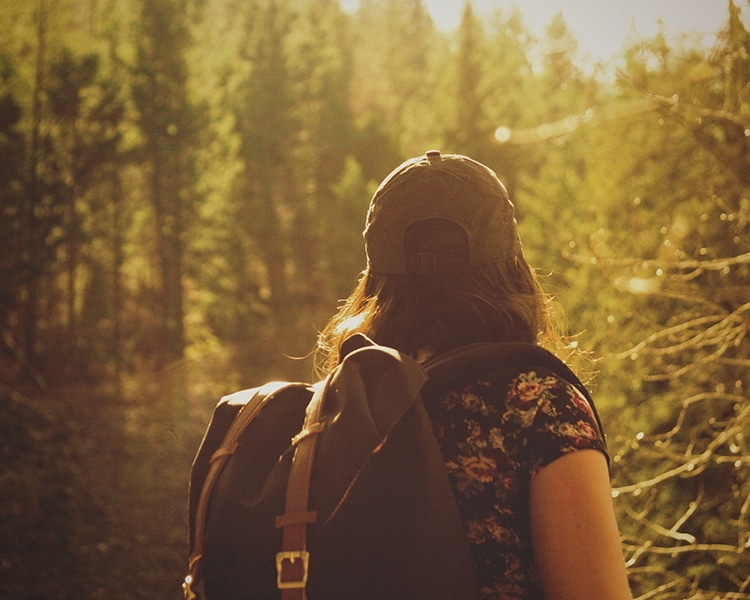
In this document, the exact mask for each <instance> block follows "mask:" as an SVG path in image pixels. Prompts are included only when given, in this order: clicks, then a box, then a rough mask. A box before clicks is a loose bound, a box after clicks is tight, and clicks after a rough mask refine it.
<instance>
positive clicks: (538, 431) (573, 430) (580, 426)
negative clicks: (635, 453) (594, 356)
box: [505, 369, 609, 477]
mask: <svg viewBox="0 0 750 600" xmlns="http://www.w3.org/2000/svg"><path fill="white" fill-rule="evenodd" d="M506 406H507V412H506V413H505V419H508V420H510V421H514V422H515V424H516V426H517V427H518V430H519V432H520V431H523V432H524V433H525V435H523V436H522V437H521V438H520V439H519V440H518V441H519V444H520V446H521V447H522V448H519V450H522V455H521V456H519V457H518V458H519V461H520V462H523V463H525V464H524V467H525V469H524V470H527V472H528V473H529V474H530V475H531V476H532V477H533V475H535V474H536V473H537V472H539V470H540V469H542V468H543V467H545V466H547V465H548V464H550V463H551V462H553V461H554V460H556V459H557V458H560V457H561V456H563V455H564V454H567V453H569V452H575V451H577V450H584V449H594V450H599V451H600V452H602V453H603V454H604V455H605V457H607V459H608V460H609V458H608V455H607V450H606V443H605V441H604V438H603V437H602V433H601V432H600V431H599V427H598V425H597V420H596V417H595V416H594V411H593V409H592V407H591V406H590V404H589V402H588V400H587V399H586V398H585V396H584V395H583V394H582V393H581V392H580V391H579V390H578V389H577V388H576V387H575V386H574V385H572V384H571V383H569V382H567V381H565V380H564V379H562V378H561V377H559V376H558V375H556V374H555V373H553V372H552V371H549V370H546V369H538V370H533V371H525V372H523V373H520V374H519V375H518V376H517V377H515V378H514V379H513V382H512V384H511V386H510V388H509V390H508V395H507V397H506Z"/></svg>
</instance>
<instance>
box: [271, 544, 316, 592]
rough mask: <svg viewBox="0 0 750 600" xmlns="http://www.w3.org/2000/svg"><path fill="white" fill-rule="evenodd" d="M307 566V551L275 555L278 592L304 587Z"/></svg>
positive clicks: (308, 556)
mask: <svg viewBox="0 0 750 600" xmlns="http://www.w3.org/2000/svg"><path fill="white" fill-rule="evenodd" d="M309 564H310V553H309V552H308V551H307V550H292V551H287V552H279V553H278V554H276V574H277V577H276V587H277V588H279V589H280V590H284V589H290V588H303V587H305V586H306V585H307V568H308V565H309Z"/></svg>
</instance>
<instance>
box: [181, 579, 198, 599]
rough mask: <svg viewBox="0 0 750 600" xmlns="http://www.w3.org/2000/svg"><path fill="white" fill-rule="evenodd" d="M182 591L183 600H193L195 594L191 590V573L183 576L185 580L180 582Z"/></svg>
mask: <svg viewBox="0 0 750 600" xmlns="http://www.w3.org/2000/svg"><path fill="white" fill-rule="evenodd" d="M182 591H183V594H184V595H185V600H195V599H196V595H195V592H193V578H192V576H191V575H188V576H187V577H185V581H184V582H183V584H182Z"/></svg>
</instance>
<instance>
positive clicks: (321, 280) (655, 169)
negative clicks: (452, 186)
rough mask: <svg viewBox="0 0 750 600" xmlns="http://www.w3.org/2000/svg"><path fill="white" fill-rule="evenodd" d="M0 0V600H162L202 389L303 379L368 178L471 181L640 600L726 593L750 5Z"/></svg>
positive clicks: (746, 232) (346, 270)
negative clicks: (603, 457)
mask: <svg viewBox="0 0 750 600" xmlns="http://www.w3.org/2000/svg"><path fill="white" fill-rule="evenodd" d="M518 4H519V5H520V6H521V9H522V10H521V9H519V8H515V7H514V6H513V4H512V3H510V2H504V1H500V0H497V1H495V2H489V1H487V0H485V1H480V0H476V1H475V2H463V1H460V0H456V1H455V2H452V1H451V0H447V1H446V2H442V1H441V2H428V1H421V0H361V1H360V2H351V1H348V2H343V1H342V2H337V1H335V0H0V25H1V26H2V32H3V33H2V35H1V36H0V333H2V339H1V340H0V598H3V599H5V598H7V599H40V600H41V599H99V598H101V599H107V600H121V599H122V600H126V599H128V600H133V599H144V600H145V599H157V598H158V599H170V598H174V599H177V598H180V597H181V591H180V583H181V580H182V577H183V576H184V572H185V569H186V562H187V556H186V555H187V539H186V538H187V530H186V499H187V481H188V475H189V470H190V463H191V460H192V457H193V455H194V453H195V451H196V449H197V445H198V444H199V442H200V439H201V436H202V433H203V431H204V429H205V426H206V424H207V421H208V419H209V417H210V414H211V410H212V408H213V406H214V404H215V403H216V401H217V400H218V399H219V398H220V397H221V395H222V394H225V393H228V392H231V391H234V390H237V389H239V388H242V387H252V386H255V385H258V384H260V383H263V382H265V381H266V380H269V379H302V380H310V379H311V378H313V373H312V362H311V358H310V353H311V351H312V349H313V347H314V344H315V337H316V332H317V331H318V330H319V329H320V328H321V327H322V326H323V325H324V324H325V322H326V320H327V318H328V317H329V316H330V315H331V314H332V313H333V312H334V311H335V309H336V307H337V305H338V303H339V301H340V299H341V298H344V297H345V296H346V295H347V294H348V293H349V291H350V290H351V288H352V287H353V285H354V282H355V280H356V277H357V275H358V273H359V272H360V271H361V269H362V268H363V267H364V254H363V250H362V238H361V231H362V226H363V222H364V217H365V212H366V209H367V204H368V201H369V197H370V195H371V194H372V192H373V191H374V188H375V186H376V185H377V183H378V182H379V181H380V179H382V178H383V177H384V176H385V175H386V174H387V173H388V172H389V171H390V170H391V169H392V168H393V167H395V166H396V165H397V164H399V163H400V162H401V161H402V160H404V159H406V158H408V157H410V156H415V155H419V154H422V153H423V152H424V151H426V150H428V149H430V148H439V149H441V150H442V151H443V152H457V153H463V154H468V155H470V156H472V157H474V158H476V159H478V160H480V161H482V162H484V163H486V164H488V165H489V166H491V167H492V168H493V169H495V170H496V172H497V173H498V175H499V176H500V178H501V179H503V180H504V181H505V182H506V184H507V186H508V188H509V190H510V193H511V196H512V198H513V200H514V202H515V204H516V209H517V216H518V220H519V227H520V229H521V235H522V238H523V239H524V245H525V246H524V247H525V253H526V255H527V257H528V258H529V260H530V262H531V263H532V264H534V265H535V266H536V267H537V268H538V269H539V271H540V273H542V275H543V277H544V279H545V281H546V283H547V285H548V286H549V288H550V289H551V290H552V291H553V292H554V293H555V295H556V296H557V299H558V300H559V302H560V304H561V305H562V306H563V307H564V310H565V313H566V315H567V323H568V328H569V330H568V333H569V334H570V335H571V336H573V337H572V338H571V339H572V340H573V341H572V343H573V344H574V345H577V346H578V348H580V349H583V350H584V351H586V352H589V353H590V356H591V357H592V358H593V359H594V363H593V364H594V365H595V371H596V373H595V374H593V375H592V379H591V381H590V387H591V388H592V390H593V393H594V397H595V398H596V401H597V404H598V406H599V408H600V412H601V413H602V417H603V420H604V422H605V427H606V429H607V430H608V433H609V444H610V451H611V454H612V471H613V485H614V496H615V507H616V510H617V514H618V518H619V520H620V526H621V529H622V534H623V548H624V552H625V557H626V560H627V564H628V569H629V574H630V579H631V584H632V587H633V593H634V597H636V598H640V599H644V600H645V599H646V598H649V599H654V598H655V599H675V600H677V599H687V598H689V599H695V600H697V599H704V598H712V599H718V598H722V599H730V598H731V599H739V598H750V560H748V554H747V553H748V549H749V548H750V515H749V514H748V513H749V512H750V440H748V437H749V436H750V397H749V395H748V386H749V385H750V381H748V367H750V353H749V352H748V349H749V347H750V343H749V342H748V339H747V332H748V327H749V326H750V226H749V225H748V219H749V218H750V56H749V54H748V52H750V43H749V42H750V34H749V33H748V27H749V26H750V20H748V15H750V6H749V5H748V3H747V2H744V1H741V0H734V1H733V0H722V1H718V0H703V1H681V2H668V1H666V0H662V1H661V2H659V1H653V2H649V3H645V2H642V1H640V0H622V1H621V2H601V1H599V2H586V1H584V0H579V1H576V0H569V1H567V2H565V1H562V0H560V1H558V2H553V1H552V0H549V1H548V2H541V1H531V0H529V1H528V2H524V3H520V2H519V3H518Z"/></svg>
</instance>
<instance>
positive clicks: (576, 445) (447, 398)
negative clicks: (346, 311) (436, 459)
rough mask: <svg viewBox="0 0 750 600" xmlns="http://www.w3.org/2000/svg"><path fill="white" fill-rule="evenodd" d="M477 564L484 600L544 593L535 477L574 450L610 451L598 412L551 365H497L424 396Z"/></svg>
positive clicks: (499, 599) (515, 597)
mask: <svg viewBox="0 0 750 600" xmlns="http://www.w3.org/2000/svg"><path fill="white" fill-rule="evenodd" d="M425 406H426V408H427V411H428V413H429V414H430V418H431V419H432V421H433V425H434V427H435V433H436V437H437V439H438V442H439V444H440V447H441V450H442V453H443V456H444V457H445V462H446V465H447V468H448V474H449V478H450V481H451V485H452V486H453V491H454V493H455V495H456V499H457V503H458V506H459V510H460V512H461V516H462V518H463V522H464V527H465V529H466V535H467V538H468V540H469V547H470V549H471V553H472V556H473V558H474V562H475V564H476V566H477V574H478V578H479V585H480V589H481V592H482V598H485V599H492V600H501V599H502V600H505V599H508V600H510V599H513V600H521V599H541V598H542V592H541V589H540V585H539V582H538V578H537V574H536V570H535V566H534V559H533V553H532V548H531V533H530V527H529V508H528V502H529V482H530V481H531V479H532V477H533V476H534V474H536V473H537V472H539V470H540V469H542V468H543V467H544V466H546V465H548V464H550V463H551V462H552V461H554V460H555V459H556V458H559V457H560V456H562V455H563V454H566V453H568V452H574V451H576V450H580V449H584V448H594V449H598V450H601V451H602V452H604V453H605V454H606V448H605V443H604V440H603V439H602V438H601V436H600V434H599V430H598V428H597V425H596V419H595V417H594V414H593V411H592V409H591V407H590V406H589V404H588V402H587V400H586V399H585V398H584V396H583V395H582V394H581V393H580V392H579V391H578V390H577V389H576V388H575V387H574V386H573V385H571V384H570V383H568V382H566V381H565V380H563V379H561V378H560V377H559V376H558V375H556V374H555V373H554V372H552V371H550V370H547V369H541V368H540V369H535V370H524V371H522V372H520V373H519V372H518V370H517V369H516V370H515V371H512V372H511V371H508V370H498V371H496V372H494V373H490V374H489V375H488V376H484V377H482V378H480V379H477V380H474V381H472V382H470V383H469V384H468V385H464V386H461V387H457V388H454V389H452V390H450V391H448V392H447V393H443V395H442V397H432V398H425Z"/></svg>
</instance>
